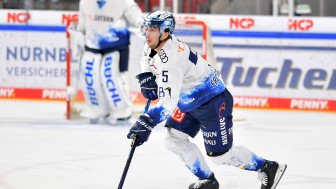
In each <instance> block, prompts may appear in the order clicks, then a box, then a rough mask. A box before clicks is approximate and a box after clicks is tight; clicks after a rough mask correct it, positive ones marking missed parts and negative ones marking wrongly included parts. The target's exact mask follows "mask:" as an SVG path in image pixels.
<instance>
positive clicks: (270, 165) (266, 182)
mask: <svg viewBox="0 0 336 189" xmlns="http://www.w3.org/2000/svg"><path fill="white" fill-rule="evenodd" d="M286 168H287V165H286V164H278V163H277V162H275V161H267V160H266V162H265V165H264V167H263V168H262V169H261V171H260V172H259V174H258V179H259V180H260V181H261V189H275V187H276V186H277V185H278V183H279V181H280V179H281V177H282V175H283V174H284V172H285V171H286Z"/></svg>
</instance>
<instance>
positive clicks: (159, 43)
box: [154, 34, 171, 49]
mask: <svg viewBox="0 0 336 189" xmlns="http://www.w3.org/2000/svg"><path fill="white" fill-rule="evenodd" d="M161 36H162V34H161V35H160V36H159V42H158V44H157V45H156V47H155V48H154V49H156V48H158V47H159V46H160V45H161V43H162V42H164V41H167V40H168V39H171V35H169V36H168V37H167V38H166V39H164V40H162V41H161V40H160V38H161Z"/></svg>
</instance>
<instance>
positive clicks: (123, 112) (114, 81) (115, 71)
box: [101, 51, 133, 122]
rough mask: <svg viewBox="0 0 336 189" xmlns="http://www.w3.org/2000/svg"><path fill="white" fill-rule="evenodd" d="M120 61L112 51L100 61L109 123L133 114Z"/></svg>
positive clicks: (119, 55)
mask: <svg viewBox="0 0 336 189" xmlns="http://www.w3.org/2000/svg"><path fill="white" fill-rule="evenodd" d="M120 59H121V54H120V52H119V51H113V52H109V53H106V54H104V56H103V60H102V61H103V62H102V67H101V72H102V74H101V81H102V84H103V88H104V92H105V95H106V97H107V101H108V106H109V111H110V121H111V122H113V121H115V120H117V119H122V120H124V119H128V118H130V117H131V116H132V113H133V104H132V101H131V98H130V91H129V87H128V83H127V82H126V81H127V79H126V75H125V73H126V72H123V73H121V72H120V68H119V63H120ZM125 83H127V84H125Z"/></svg>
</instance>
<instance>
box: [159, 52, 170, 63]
mask: <svg viewBox="0 0 336 189" xmlns="http://www.w3.org/2000/svg"><path fill="white" fill-rule="evenodd" d="M159 57H160V59H161V61H162V62H163V63H166V62H168V56H167V54H166V52H165V51H164V50H163V49H161V50H160V51H159Z"/></svg>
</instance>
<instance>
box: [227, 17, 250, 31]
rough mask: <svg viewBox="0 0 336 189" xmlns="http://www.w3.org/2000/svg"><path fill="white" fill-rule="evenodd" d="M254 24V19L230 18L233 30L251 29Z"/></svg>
mask: <svg viewBox="0 0 336 189" xmlns="http://www.w3.org/2000/svg"><path fill="white" fill-rule="evenodd" d="M254 23H255V21H254V19H253V18H230V28H231V29H233V28H234V29H251V28H252V27H253V26H254Z"/></svg>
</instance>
